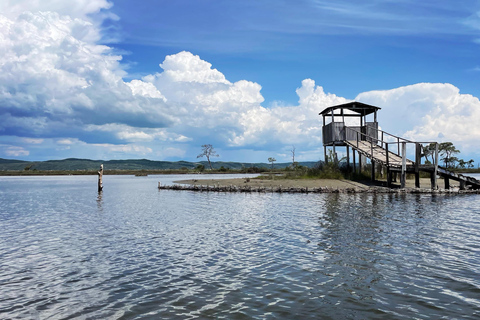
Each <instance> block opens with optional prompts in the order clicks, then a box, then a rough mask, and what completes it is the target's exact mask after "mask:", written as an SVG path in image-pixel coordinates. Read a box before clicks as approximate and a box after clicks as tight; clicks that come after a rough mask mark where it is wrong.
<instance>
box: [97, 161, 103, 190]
mask: <svg viewBox="0 0 480 320" xmlns="http://www.w3.org/2000/svg"><path fill="white" fill-rule="evenodd" d="M97 174H98V192H101V191H102V190H103V185H102V178H103V164H101V165H100V170H99V171H98V172H97Z"/></svg>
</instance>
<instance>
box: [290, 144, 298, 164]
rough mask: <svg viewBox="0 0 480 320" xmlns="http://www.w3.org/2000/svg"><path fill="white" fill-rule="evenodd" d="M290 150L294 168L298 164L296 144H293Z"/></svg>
mask: <svg viewBox="0 0 480 320" xmlns="http://www.w3.org/2000/svg"><path fill="white" fill-rule="evenodd" d="M290 152H291V153H292V168H295V167H296V166H297V164H296V163H295V146H292V149H291V150H290Z"/></svg>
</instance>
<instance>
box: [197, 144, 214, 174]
mask: <svg viewBox="0 0 480 320" xmlns="http://www.w3.org/2000/svg"><path fill="white" fill-rule="evenodd" d="M202 157H206V158H207V161H208V165H209V166H210V170H212V169H213V168H212V163H211V162H210V158H211V157H219V155H218V154H217V152H216V151H215V150H214V149H213V146H212V145H211V144H204V145H202V153H200V154H199V155H198V156H197V158H202Z"/></svg>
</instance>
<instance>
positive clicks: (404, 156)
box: [400, 142, 407, 188]
mask: <svg viewBox="0 0 480 320" xmlns="http://www.w3.org/2000/svg"><path fill="white" fill-rule="evenodd" d="M406 171H407V143H406V142H402V175H401V176H400V185H401V187H402V188H405V184H406V178H407V172H406Z"/></svg>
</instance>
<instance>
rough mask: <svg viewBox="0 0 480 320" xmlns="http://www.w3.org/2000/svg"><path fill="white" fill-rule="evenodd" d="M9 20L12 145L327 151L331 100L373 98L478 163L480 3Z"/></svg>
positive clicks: (174, 154) (5, 34)
mask: <svg viewBox="0 0 480 320" xmlns="http://www.w3.org/2000/svg"><path fill="white" fill-rule="evenodd" d="M0 19H1V20H0V23H1V26H2V28H1V31H0V40H1V41H2V42H3V44H4V45H3V46H2V47H3V55H2V57H0V74H1V75H0V114H1V118H2V120H0V157H2V158H17V159H25V160H46V159H62V158H67V157H79V158H93V159H130V158H148V159H152V160H196V155H197V154H198V153H199V152H200V145H202V144H205V143H211V144H213V145H214V147H215V148H216V149H217V151H218V153H219V154H220V156H221V157H220V158H218V160H222V161H249V162H250V161H251V162H257V161H262V162H266V159H267V158H268V157H270V156H274V157H276V158H277V160H279V161H290V159H291V153H290V150H291V149H292V146H295V149H296V153H297V154H296V158H297V159H298V160H299V161H303V160H305V161H306V160H310V161H311V160H318V159H321V158H323V150H322V144H321V119H320V118H319V117H318V113H319V112H320V111H322V110H323V109H324V108H326V107H328V106H331V105H332V104H337V103H343V102H346V101H350V100H360V101H362V102H365V103H371V104H375V105H377V106H379V107H381V108H382V111H380V113H379V121H380V125H381V126H382V128H383V129H385V130H386V131H390V132H392V133H394V134H397V135H402V136H405V137H408V138H411V139H417V140H422V141H440V142H443V141H452V142H454V143H455V145H456V146H457V147H458V148H459V149H460V150H461V151H462V153H461V154H460V157H461V158H465V159H466V160H469V159H471V158H474V159H475V160H476V162H480V151H479V150H480V142H479V141H480V128H477V124H478V123H480V103H479V100H478V97H480V87H479V83H480V81H479V80H480V61H479V60H480V59H479V58H478V57H479V54H478V52H479V49H480V1H459V2H452V1H422V2H421V3H419V2H418V1H410V0H405V1H402V0H400V1H363V2H361V3H359V2H358V1H322V0H319V1H307V0H305V1H258V0H257V1H241V2H233V1H187V0H185V1H153V0H147V1H126V0H117V1H106V0H88V1H87V0H77V1H74V2H71V3H68V4H67V3H65V1H61V0H58V1H56V0H52V1H49V2H46V3H40V2H38V1H18V0H17V1H13V0H6V1H5V2H3V3H2V4H0ZM399 119H401V120H402V121H399Z"/></svg>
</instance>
